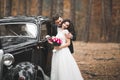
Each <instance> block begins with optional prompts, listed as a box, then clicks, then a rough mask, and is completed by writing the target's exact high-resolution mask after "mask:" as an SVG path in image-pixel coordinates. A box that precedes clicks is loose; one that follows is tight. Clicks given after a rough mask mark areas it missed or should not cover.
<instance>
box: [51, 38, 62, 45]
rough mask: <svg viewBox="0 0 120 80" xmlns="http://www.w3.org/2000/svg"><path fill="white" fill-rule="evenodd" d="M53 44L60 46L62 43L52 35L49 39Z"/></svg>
mask: <svg viewBox="0 0 120 80" xmlns="http://www.w3.org/2000/svg"><path fill="white" fill-rule="evenodd" d="M50 41H51V42H52V43H53V45H54V46H60V45H61V44H62V40H61V39H60V38H57V37H52V38H51V40H50Z"/></svg>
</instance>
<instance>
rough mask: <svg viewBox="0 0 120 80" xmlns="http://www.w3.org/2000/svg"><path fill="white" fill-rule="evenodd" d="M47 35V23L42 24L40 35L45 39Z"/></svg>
mask: <svg viewBox="0 0 120 80" xmlns="http://www.w3.org/2000/svg"><path fill="white" fill-rule="evenodd" d="M46 35H47V25H46V24H42V25H41V35H40V38H41V39H44V38H45V36H46Z"/></svg>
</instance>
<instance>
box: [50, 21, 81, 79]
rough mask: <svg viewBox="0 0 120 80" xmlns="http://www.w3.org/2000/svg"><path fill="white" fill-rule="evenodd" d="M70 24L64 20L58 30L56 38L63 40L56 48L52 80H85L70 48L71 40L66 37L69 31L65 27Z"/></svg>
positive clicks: (53, 58)
mask: <svg viewBox="0 0 120 80" xmlns="http://www.w3.org/2000/svg"><path fill="white" fill-rule="evenodd" d="M69 24H70V23H69V21H67V20H64V21H63V22H62V23H61V26H60V27H59V28H58V33H57V35H56V37H57V38H60V39H61V40H62V44H61V45H60V46H57V47H56V46H55V47H54V49H55V50H56V51H55V52H53V56H52V67H51V76H50V78H51V79H50V80H83V77H82V75H81V72H80V70H79V68H78V66H77V63H76V61H75V59H74V58H73V56H72V55H71V53H70V50H69V48H68V46H69V45H70V38H68V37H67V36H66V35H67V34H69V31H68V30H66V29H65V27H66V26H69Z"/></svg>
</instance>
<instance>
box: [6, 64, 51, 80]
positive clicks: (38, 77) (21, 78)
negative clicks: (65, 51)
mask: <svg viewBox="0 0 120 80" xmlns="http://www.w3.org/2000/svg"><path fill="white" fill-rule="evenodd" d="M6 80H49V78H48V77H47V76H46V75H45V74H44V71H43V70H42V68H41V67H39V66H35V65H33V64H32V63H30V62H22V63H19V64H18V65H16V66H15V67H14V68H11V69H10V70H9V71H8V74H7V75H6Z"/></svg>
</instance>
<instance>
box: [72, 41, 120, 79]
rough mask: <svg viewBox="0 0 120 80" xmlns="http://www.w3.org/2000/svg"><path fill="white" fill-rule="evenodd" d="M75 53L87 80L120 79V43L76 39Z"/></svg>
mask: <svg viewBox="0 0 120 80" xmlns="http://www.w3.org/2000/svg"><path fill="white" fill-rule="evenodd" d="M73 44H74V50H75V53H74V54H73V56H74V58H75V60H76V62H77V64H78V66H79V68H80V71H81V73H82V76H83V77H84V79H85V80H120V76H119V75H120V44H118V43H85V42H79V41H75V42H73Z"/></svg>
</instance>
